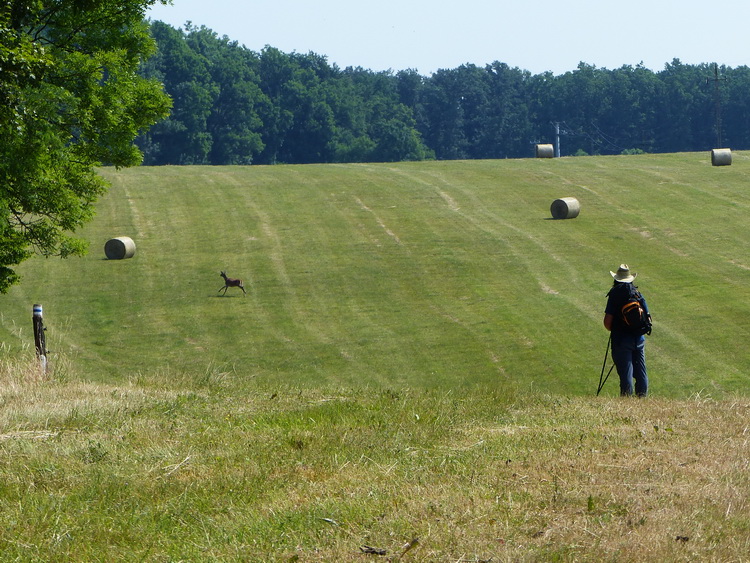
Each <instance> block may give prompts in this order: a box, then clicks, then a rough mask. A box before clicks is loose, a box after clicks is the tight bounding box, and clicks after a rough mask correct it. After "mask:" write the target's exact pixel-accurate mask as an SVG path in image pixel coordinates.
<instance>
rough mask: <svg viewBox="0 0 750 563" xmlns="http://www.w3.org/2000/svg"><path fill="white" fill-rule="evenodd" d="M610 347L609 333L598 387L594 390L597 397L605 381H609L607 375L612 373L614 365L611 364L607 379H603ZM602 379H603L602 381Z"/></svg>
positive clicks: (610, 338)
mask: <svg viewBox="0 0 750 563" xmlns="http://www.w3.org/2000/svg"><path fill="white" fill-rule="evenodd" d="M611 345H612V333H611V332H610V333H609V339H608V340H607V349H606V350H605V351H604V362H602V372H601V373H600V374H599V387H598V388H597V390H596V396H597V397H598V396H599V393H601V391H602V388H603V387H604V384H605V383H607V379H609V374H610V373H612V368H613V367H615V366H614V364H612V367H611V368H609V371H608V372H607V377H604V368H605V367H607V357H608V356H609V348H610V346H611ZM602 378H603V379H602Z"/></svg>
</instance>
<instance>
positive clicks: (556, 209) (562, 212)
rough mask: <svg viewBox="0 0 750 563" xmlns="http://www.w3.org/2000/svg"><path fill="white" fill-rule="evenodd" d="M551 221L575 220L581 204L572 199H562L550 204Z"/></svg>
mask: <svg viewBox="0 0 750 563" xmlns="http://www.w3.org/2000/svg"><path fill="white" fill-rule="evenodd" d="M549 210H550V212H551V213H552V218H553V219H575V218H576V217H578V212H579V211H580V210H581V204H580V203H578V200H577V199H576V198H574V197H563V198H560V199H556V200H555V201H553V202H552V205H550V208H549Z"/></svg>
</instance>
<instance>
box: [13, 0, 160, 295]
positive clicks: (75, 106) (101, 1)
mask: <svg viewBox="0 0 750 563" xmlns="http://www.w3.org/2000/svg"><path fill="white" fill-rule="evenodd" d="M154 2H155V0H137V1H136V0H127V1H122V0H119V1H117V2H115V1H114V0H98V1H96V0H89V1H77V0H56V1H53V0H9V1H5V2H3V3H2V5H0V137H1V138H2V139H3V142H2V144H0V292H6V291H7V290H8V288H9V287H10V286H11V285H12V284H13V283H15V282H16V281H18V276H17V274H16V272H15V271H14V270H13V266H16V265H18V264H19V263H21V262H22V261H23V260H25V259H27V258H28V257H29V256H30V255H31V254H32V253H33V252H34V251H36V252H39V253H41V254H44V255H48V256H49V255H59V256H62V257H66V256H70V255H74V254H81V253H83V252H84V251H85V245H84V243H83V242H82V241H80V240H78V239H76V238H75V237H74V232H75V230H76V229H77V228H78V227H80V226H81V225H82V224H83V223H85V222H86V221H87V220H89V219H90V218H91V217H92V215H93V203H94V202H95V201H96V199H97V197H98V196H100V195H101V194H102V193H103V192H104V191H105V189H106V185H105V183H104V181H103V180H102V179H101V177H100V176H98V175H97V174H96V172H95V166H97V165H100V164H110V165H114V166H132V165H135V164H138V163H139V162H140V161H141V154H140V152H139V151H138V149H137V148H136V147H135V146H134V145H133V139H134V138H135V137H136V136H137V135H138V133H139V132H140V131H142V130H144V129H145V128H146V127H148V126H150V125H151V124H152V123H154V122H156V121H157V120H158V119H159V118H161V117H163V116H164V115H165V114H166V113H167V112H168V109H169V98H168V97H167V96H166V95H165V94H164V92H163V91H162V88H161V85H160V84H159V83H158V82H157V81H154V80H147V79H144V78H142V77H139V76H138V75H137V73H136V71H137V69H138V66H139V64H140V62H141V60H142V59H143V58H144V57H146V56H148V55H149V54H150V53H152V51H153V47H154V44H153V40H152V39H151V37H150V36H149V34H148V27H147V26H146V25H145V24H144V23H143V16H144V12H145V10H146V7H147V6H148V5H150V4H153V3H154Z"/></svg>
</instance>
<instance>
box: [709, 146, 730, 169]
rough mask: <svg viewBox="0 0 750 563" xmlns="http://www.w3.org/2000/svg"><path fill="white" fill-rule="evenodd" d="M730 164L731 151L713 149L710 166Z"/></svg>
mask: <svg viewBox="0 0 750 563" xmlns="http://www.w3.org/2000/svg"><path fill="white" fill-rule="evenodd" d="M730 164H732V149H713V150H712V151H711V165H713V166H729V165H730Z"/></svg>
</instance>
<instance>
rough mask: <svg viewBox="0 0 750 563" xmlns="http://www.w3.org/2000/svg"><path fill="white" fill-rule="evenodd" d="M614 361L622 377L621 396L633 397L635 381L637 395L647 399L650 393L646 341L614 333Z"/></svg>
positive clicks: (637, 337) (618, 373)
mask: <svg viewBox="0 0 750 563" xmlns="http://www.w3.org/2000/svg"><path fill="white" fill-rule="evenodd" d="M612 361H614V362H615V366H616V367H617V375H619V376H620V395H622V396H629V395H632V394H633V380H635V394H636V395H638V396H639V397H645V396H646V394H647V393H648V374H647V373H646V339H645V338H644V337H643V336H635V335H632V334H627V333H624V334H623V333H612Z"/></svg>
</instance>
